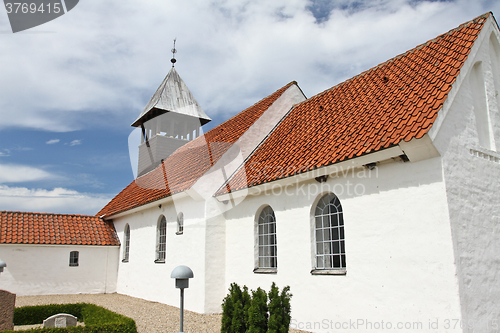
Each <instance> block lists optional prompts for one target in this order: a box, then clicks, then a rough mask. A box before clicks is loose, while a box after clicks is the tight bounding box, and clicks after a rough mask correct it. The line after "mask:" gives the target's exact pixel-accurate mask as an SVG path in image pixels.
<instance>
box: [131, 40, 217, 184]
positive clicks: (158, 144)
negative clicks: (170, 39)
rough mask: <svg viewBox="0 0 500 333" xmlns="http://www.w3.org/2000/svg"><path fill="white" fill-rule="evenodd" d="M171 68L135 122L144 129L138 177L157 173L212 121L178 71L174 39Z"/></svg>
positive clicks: (140, 146)
mask: <svg viewBox="0 0 500 333" xmlns="http://www.w3.org/2000/svg"><path fill="white" fill-rule="evenodd" d="M172 53H173V57H172V59H171V62H172V68H171V69H170V71H169V72H168V74H167V76H166V77H165V79H164V80H163V82H162V83H161V84H160V86H159V87H158V89H157V90H156V92H155V93H154V95H153V97H151V99H150V101H149V102H148V104H147V105H146V107H145V108H144V110H143V111H142V112H141V114H140V115H139V117H138V118H137V119H136V120H135V121H134V122H133V123H132V126H134V127H140V128H141V130H142V135H141V144H140V145H139V165H138V169H137V176H141V175H144V174H146V173H148V172H149V171H151V170H154V169H155V168H156V167H157V166H158V165H159V164H160V163H161V161H162V160H163V159H166V158H167V157H168V156H170V155H171V154H172V153H173V152H174V151H175V150H177V149H178V148H179V147H181V146H183V145H184V144H185V143H187V142H188V141H191V140H193V139H194V138H196V137H198V136H199V135H200V128H201V126H203V125H204V124H206V123H208V122H209V121H211V120H212V119H210V118H209V117H208V116H207V115H206V114H205V112H204V111H203V109H202V108H201V107H200V105H199V104H198V102H197V101H196V99H195V98H194V96H193V94H191V92H190V91H189V89H188V87H187V85H186V84H185V83H184V81H183V80H182V79H181V77H180V76H179V74H178V73H177V71H176V70H175V67H174V65H175V62H176V59H175V53H176V49H175V40H174V48H173V49H172Z"/></svg>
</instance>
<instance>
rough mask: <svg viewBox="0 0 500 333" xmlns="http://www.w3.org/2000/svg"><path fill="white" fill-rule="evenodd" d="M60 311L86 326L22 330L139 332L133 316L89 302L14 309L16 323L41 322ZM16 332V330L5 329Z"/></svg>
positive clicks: (88, 332) (45, 331) (62, 332)
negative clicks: (126, 315) (123, 314)
mask: <svg viewBox="0 0 500 333" xmlns="http://www.w3.org/2000/svg"><path fill="white" fill-rule="evenodd" d="M58 313H68V314H71V315H73V316H75V317H77V318H78V321H80V322H81V321H83V322H84V323H85V326H74V327H66V328H35V329H30V330H25V331H15V333H20V332H30V333H35V332H36V333H38V332H40V333H42V332H43V333H65V332H83V333H137V328H136V326H135V321H134V320H133V319H131V318H128V317H125V316H122V315H120V314H117V313H114V312H112V311H109V310H107V309H105V308H103V307H100V306H97V305H94V304H87V303H77V304H49V305H36V306H24V307H21V308H16V309H15V310H14V325H35V324H41V323H43V321H44V320H45V319H47V318H48V317H50V316H53V315H55V314H58ZM5 333H14V331H5Z"/></svg>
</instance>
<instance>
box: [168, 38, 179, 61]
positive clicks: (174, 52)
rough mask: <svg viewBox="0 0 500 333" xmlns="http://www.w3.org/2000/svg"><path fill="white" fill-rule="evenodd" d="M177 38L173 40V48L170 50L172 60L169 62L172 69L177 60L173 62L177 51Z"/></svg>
mask: <svg viewBox="0 0 500 333" xmlns="http://www.w3.org/2000/svg"><path fill="white" fill-rule="evenodd" d="M176 40H177V38H175V39H174V48H173V49H172V59H170V62H171V63H172V67H174V65H175V63H176V62H177V60H175V54H176V53H177V50H176V49H175V41H176Z"/></svg>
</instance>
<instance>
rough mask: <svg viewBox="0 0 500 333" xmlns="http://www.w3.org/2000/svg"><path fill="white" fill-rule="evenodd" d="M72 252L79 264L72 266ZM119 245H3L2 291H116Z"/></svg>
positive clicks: (72, 292)
mask: <svg viewBox="0 0 500 333" xmlns="http://www.w3.org/2000/svg"><path fill="white" fill-rule="evenodd" d="M71 251H78V252H79V265H78V266H75V267H70V266H69V256H70V252H71ZM118 252H119V247H118V246H88V245H85V246H83V245H23V244H12V245H11V244H0V257H1V258H2V260H3V261H5V262H6V263H7V268H6V269H5V270H4V272H3V273H1V274H0V289H4V290H7V291H10V292H12V293H15V294H17V295H19V296H23V295H51V294H80V293H91V294H92V293H113V292H116V277H117V270H118Z"/></svg>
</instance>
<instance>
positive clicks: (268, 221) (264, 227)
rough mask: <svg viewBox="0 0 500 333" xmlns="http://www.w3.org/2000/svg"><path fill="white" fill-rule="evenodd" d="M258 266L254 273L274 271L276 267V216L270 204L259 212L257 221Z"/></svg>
mask: <svg viewBox="0 0 500 333" xmlns="http://www.w3.org/2000/svg"><path fill="white" fill-rule="evenodd" d="M257 235H258V236H257V237H258V242H257V243H258V262H257V263H258V266H257V268H256V269H255V270H254V272H256V273H274V272H276V269H277V268H278V253H277V251H278V249H277V241H276V217H275V216H274V211H273V209H272V208H271V207H270V206H267V207H265V208H264V209H263V210H262V211H261V212H260V214H259V219H258V223H257Z"/></svg>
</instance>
